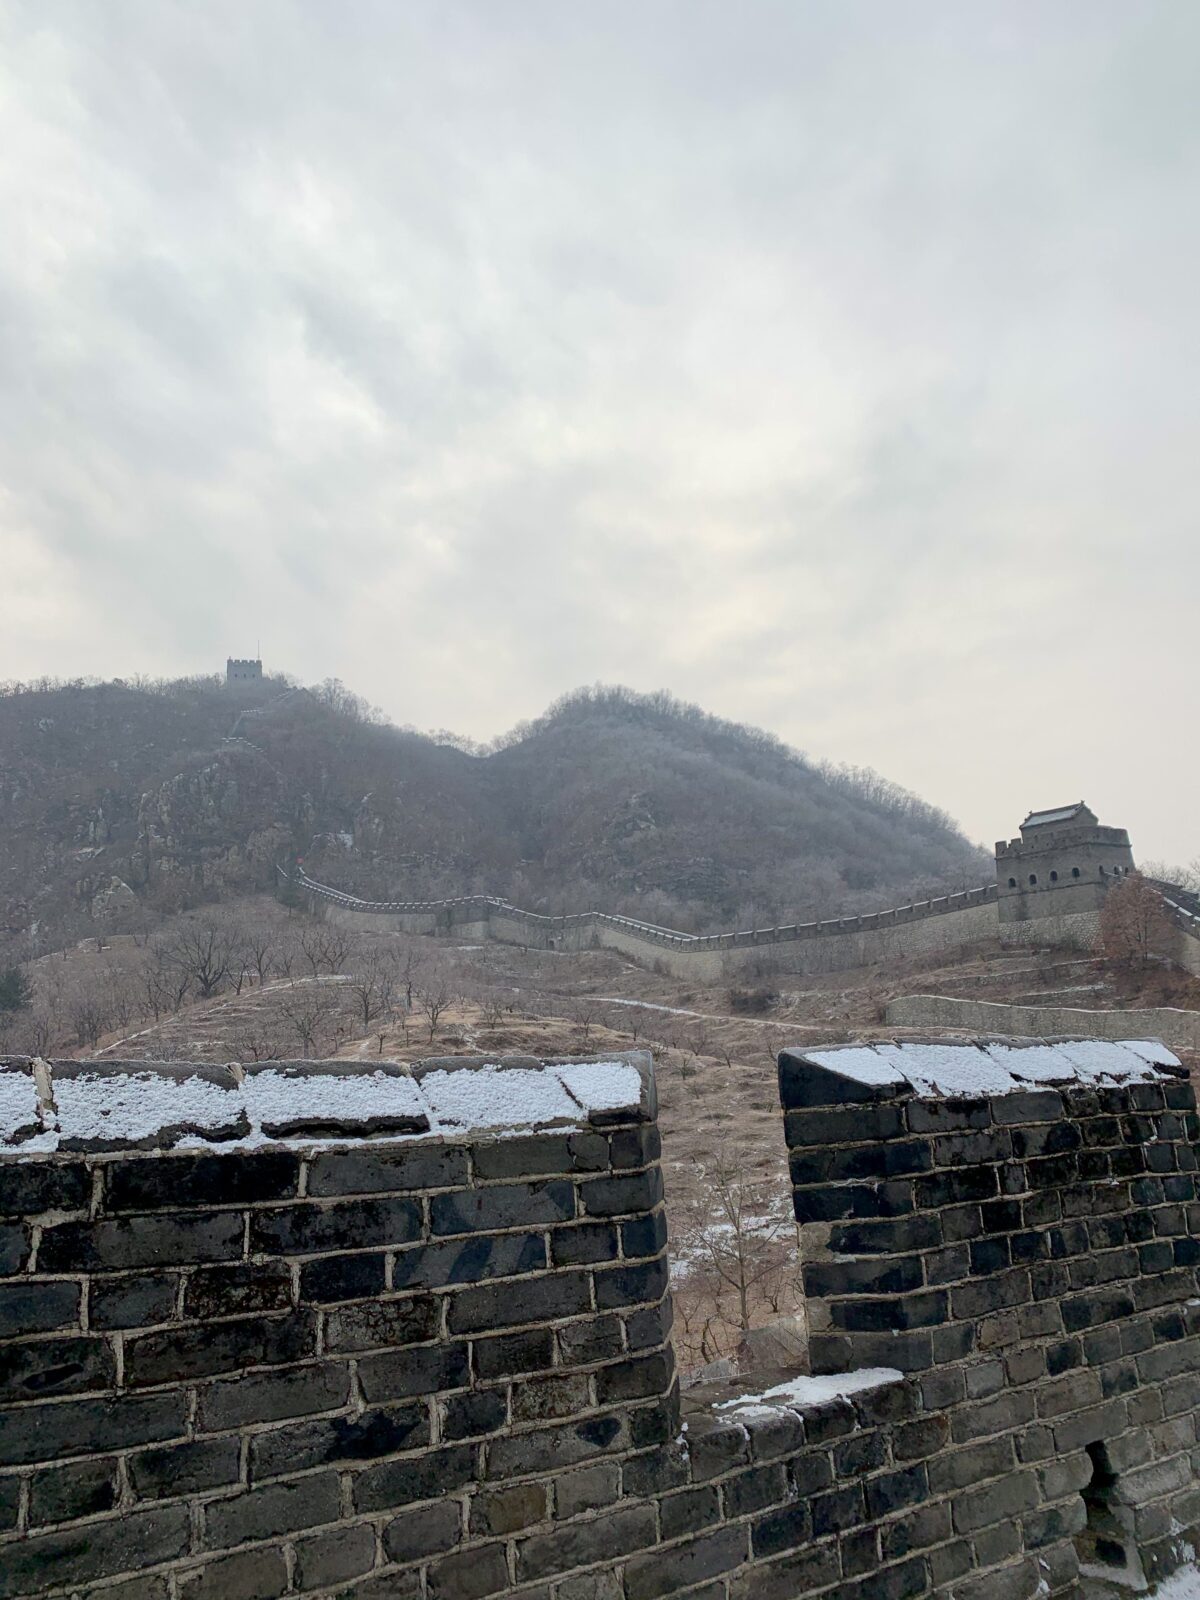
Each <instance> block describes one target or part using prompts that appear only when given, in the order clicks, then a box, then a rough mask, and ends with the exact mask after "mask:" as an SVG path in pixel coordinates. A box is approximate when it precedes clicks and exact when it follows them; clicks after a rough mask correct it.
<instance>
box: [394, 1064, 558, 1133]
mask: <svg viewBox="0 0 1200 1600" xmlns="http://www.w3.org/2000/svg"><path fill="white" fill-rule="evenodd" d="M453 1062H454V1058H453V1057H449V1058H446V1060H445V1062H444V1063H432V1062H420V1063H418V1064H417V1065H416V1066H415V1067H414V1069H413V1070H414V1073H415V1075H416V1077H417V1081H418V1083H419V1085H420V1089H421V1093H422V1095H423V1096H424V1098H425V1101H426V1103H427V1104H428V1106H429V1109H430V1111H431V1112H432V1113H433V1117H434V1121H435V1124H436V1125H437V1126H438V1127H441V1128H446V1129H452V1130H454V1131H458V1130H461V1129H469V1128H513V1129H524V1128H554V1127H566V1126H571V1125H578V1124H579V1123H580V1122H581V1121H582V1120H583V1117H582V1111H581V1108H580V1106H579V1103H578V1102H577V1101H576V1100H574V1099H573V1098H572V1097H571V1095H569V1094H568V1093H567V1091H566V1089H565V1088H564V1087H563V1085H562V1083H561V1082H560V1081H559V1079H558V1078H557V1077H556V1076H555V1074H554V1073H553V1072H552V1071H549V1070H548V1069H547V1068H546V1067H544V1066H542V1065H541V1064H540V1063H538V1064H536V1065H535V1066H531V1067H526V1066H521V1065H516V1064H512V1065H510V1064H509V1063H508V1062H506V1061H493V1062H484V1063H483V1064H482V1065H480V1064H479V1063H478V1062H472V1061H464V1062H460V1063H458V1064H457V1065H455V1064H453Z"/></svg>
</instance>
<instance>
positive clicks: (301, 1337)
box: [125, 1310, 316, 1389]
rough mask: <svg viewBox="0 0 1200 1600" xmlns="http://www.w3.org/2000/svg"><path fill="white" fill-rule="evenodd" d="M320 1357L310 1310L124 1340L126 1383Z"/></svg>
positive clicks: (135, 1385)
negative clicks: (317, 1355)
mask: <svg viewBox="0 0 1200 1600" xmlns="http://www.w3.org/2000/svg"><path fill="white" fill-rule="evenodd" d="M315 1353H316V1320H315V1318H314V1317H313V1315H312V1313H311V1312H310V1311H308V1310H304V1311H300V1312H295V1313H290V1314H288V1315H286V1316H282V1317H242V1318H238V1319H237V1320H236V1321H234V1322H218V1323H197V1324H193V1325H192V1326H190V1327H184V1328H167V1329H164V1330H162V1331H161V1332H158V1333H144V1334H140V1335H135V1336H133V1337H130V1338H127V1339H126V1342H125V1383H126V1385H127V1386H128V1387H129V1388H130V1389H143V1388H147V1387H149V1386H150V1385H151V1384H159V1383H172V1382H174V1383H186V1382H187V1381H188V1380H189V1379H193V1378H211V1377H215V1376H216V1375H217V1374H219V1373H224V1372H237V1371H241V1370H243V1369H245V1368H247V1367H270V1366H280V1365H282V1364H283V1363H285V1362H291V1361H302V1360H303V1359H304V1357H305V1356H311V1355H314V1354H315Z"/></svg>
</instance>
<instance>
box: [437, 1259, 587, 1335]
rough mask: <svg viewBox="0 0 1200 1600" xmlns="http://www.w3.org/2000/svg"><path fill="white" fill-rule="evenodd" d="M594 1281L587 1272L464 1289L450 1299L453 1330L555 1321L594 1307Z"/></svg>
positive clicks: (450, 1321)
mask: <svg viewBox="0 0 1200 1600" xmlns="http://www.w3.org/2000/svg"><path fill="white" fill-rule="evenodd" d="M591 1303H592V1298H591V1284H590V1282H589V1280H588V1276H587V1274H586V1273H584V1272H559V1273H554V1274H551V1275H549V1276H547V1277H544V1278H531V1279H529V1280H528V1281H526V1282H523V1283H522V1284H521V1287H520V1290H519V1291H518V1292H514V1290H513V1289H512V1288H511V1287H510V1286H509V1285H508V1284H504V1283H484V1284H479V1285H478V1286H476V1287H474V1288H470V1289H461V1290H459V1291H458V1293H457V1294H455V1296H454V1298H453V1299H452V1300H451V1302H450V1313H449V1327H450V1332H451V1333H478V1332H483V1331H485V1330H488V1329H492V1328H504V1327H512V1326H514V1325H515V1324H518V1323H522V1322H544V1321H553V1320H555V1319H556V1318H558V1317H570V1316H575V1315H578V1313H580V1312H582V1311H589V1310H590V1309H591Z"/></svg>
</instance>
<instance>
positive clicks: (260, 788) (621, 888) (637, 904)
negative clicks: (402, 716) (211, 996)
mask: <svg viewBox="0 0 1200 1600" xmlns="http://www.w3.org/2000/svg"><path fill="white" fill-rule="evenodd" d="M296 857H301V858H303V859H304V861H305V865H306V867H307V868H308V870H309V871H310V872H312V873H313V874H314V875H316V876H320V877H323V878H325V879H326V880H328V881H330V882H334V883H337V884H339V885H341V886H343V887H345V888H348V889H351V890H357V891H362V890H366V891H369V893H370V894H371V895H372V896H377V897H382V896H397V897H405V898H418V897H434V896H440V895H447V894H460V893H466V892H478V891H485V892H488V893H492V894H498V895H504V896H507V897H508V898H509V899H512V900H514V901H516V902H517V903H519V904H522V905H525V906H528V907H530V908H532V909H542V910H548V911H564V910H575V909H582V908H585V907H591V906H594V907H597V908H600V909H604V910H615V911H625V912H629V913H633V914H636V915H639V916H642V917H647V918H649V919H651V920H656V921H662V922H669V923H671V924H673V925H676V926H680V927H687V928H714V927H719V926H723V925H732V924H733V923H734V922H738V923H742V924H744V923H746V922H760V923H761V922H763V921H778V920H784V921H786V920H791V919H792V918H794V917H807V916H812V915H828V914H830V913H832V912H834V911H837V910H841V909H862V908H867V907H870V906H884V905H888V904H892V903H895V902H896V901H898V900H902V899H904V898H907V897H909V896H910V895H912V894H917V893H923V892H926V891H930V890H941V889H947V888H959V887H963V886H968V885H972V884H976V883H980V882H983V881H984V880H985V878H986V877H987V876H988V873H989V863H988V862H987V860H986V858H985V857H984V856H983V855H982V853H981V852H980V851H979V850H978V849H977V848H975V847H973V846H972V845H970V844H969V843H968V841H967V840H966V839H965V838H964V837H963V836H962V834H961V833H960V832H959V830H958V829H957V828H956V827H955V826H954V824H953V823H952V822H951V821H950V819H949V818H948V817H946V816H945V815H944V814H943V813H941V812H939V811H937V810H935V809H934V808H932V807H931V806H928V805H926V804H925V803H923V802H922V801H920V800H917V799H916V798H915V797H913V796H911V795H909V794H907V793H905V792H904V791H902V790H899V789H896V788H895V787H893V786H891V785H889V784H887V783H886V782H885V781H884V780H882V779H880V778H878V777H877V776H876V775H874V774H872V773H863V772H849V771H844V770H834V769H831V768H828V767H825V766H819V765H815V764H814V763H812V762H811V761H809V760H807V759H805V758H802V757H801V756H799V755H797V754H796V753H795V752H794V751H791V750H789V749H787V748H786V747H785V746H784V745H782V744H781V743H780V742H779V741H778V740H776V739H774V738H773V737H771V736H770V735H768V734H764V733H760V732H757V731H755V730H753V729H750V728H744V727H740V726H737V725H735V724H733V723H729V722H723V721H721V720H719V719H717V718H715V717H711V716H708V715H707V714H705V713H704V712H702V711H700V710H698V709H697V708H696V707H693V706H687V705H683V704H681V703H680V702H678V701H676V700H673V699H671V698H670V697H669V696H667V695H665V694H653V695H636V694H633V693H631V692H630V691H628V690H624V689H592V690H582V691H578V692H576V693H574V694H571V695H568V696H566V697H565V698H564V699H562V700H560V701H559V702H558V703H557V704H555V705H554V706H553V707H551V709H550V710H549V711H548V712H547V713H546V714H545V715H544V716H542V717H541V718H539V719H538V720H537V721H536V722H534V723H531V724H525V725H522V726H520V727H518V728H516V729H514V730H513V732H512V733H510V734H509V735H507V736H506V737H504V738H502V739H499V740H497V741H496V743H495V744H494V745H493V746H491V747H489V748H488V749H487V750H486V751H484V750H481V749H479V748H478V747H473V746H471V745H470V744H469V743H468V742H466V741H460V740H454V739H453V738H452V737H451V736H449V735H444V734H439V735H427V734H421V733H417V732H415V731H414V730H412V729H402V728H396V727H394V726H392V725H390V724H389V723H387V722H386V721H384V720H383V719H382V718H381V717H379V716H378V715H377V714H375V713H372V712H371V711H370V709H369V708H368V707H367V706H366V705H365V704H364V702H362V701H360V700H358V699H357V698H356V697H355V696H354V695H352V694H350V693H349V692H348V691H346V690H345V689H343V688H342V687H341V685H339V684H336V683H331V684H326V685H324V686H322V687H321V688H318V689H315V690H312V691H309V690H304V689H297V688H295V687H292V686H290V685H289V684H288V683H287V681H286V680H282V679H280V680H268V681H267V682H265V683H264V684H263V686H262V688H261V691H260V692H257V693H256V694H255V695H252V696H250V697H248V698H247V697H242V698H240V699H239V698H237V697H236V696H235V695H233V694H231V693H230V692H229V691H227V690H226V688H225V687H224V685H223V684H221V683H220V682H218V681H217V680H215V679H213V680H208V679H204V680H185V681H182V682H179V683H170V684H163V683H148V682H146V683H122V682H116V683H107V684H42V685H36V686H21V687H18V688H10V689H9V690H8V691H7V692H5V693H4V694H2V695H0V923H2V926H3V931H4V935H5V937H6V938H7V940H8V942H9V943H10V944H12V943H13V942H14V941H16V942H19V943H20V944H22V945H25V946H26V947H28V946H29V945H30V944H31V943H32V944H36V945H37V946H40V947H41V948H47V947H48V946H51V945H53V944H55V943H59V942H62V941H63V940H66V939H69V938H72V937H74V938H78V937H81V936H82V935H83V934H85V933H87V932H88V931H89V930H90V929H91V928H92V927H93V926H95V924H96V922H97V920H98V919H99V920H103V921H105V922H106V923H107V924H108V925H109V926H113V927H119V926H121V925H122V924H127V925H131V926H136V925H137V924H138V923H139V922H141V921H146V920H150V921H152V920H153V919H154V917H155V916H156V915H158V914H161V913H169V912H172V911H175V910H179V909H181V908H183V907H185V906H187V905H191V904H198V903H201V902H203V901H205V900H213V899H223V898H229V897H232V896H234V895H238V894H242V893H245V892H247V891H249V890H254V889H261V888H263V887H267V886H270V885H271V884H272V883H273V882H274V865H275V863H276V862H277V861H286V860H291V859H294V858H296Z"/></svg>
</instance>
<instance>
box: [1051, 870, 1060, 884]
mask: <svg viewBox="0 0 1200 1600" xmlns="http://www.w3.org/2000/svg"><path fill="white" fill-rule="evenodd" d="M1050 882H1051V883H1057V882H1058V873H1057V872H1052V873H1051V874H1050Z"/></svg>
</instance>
